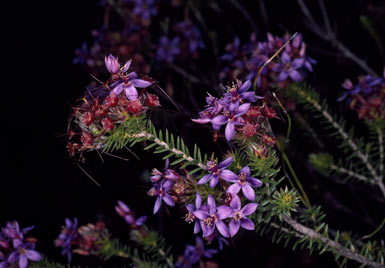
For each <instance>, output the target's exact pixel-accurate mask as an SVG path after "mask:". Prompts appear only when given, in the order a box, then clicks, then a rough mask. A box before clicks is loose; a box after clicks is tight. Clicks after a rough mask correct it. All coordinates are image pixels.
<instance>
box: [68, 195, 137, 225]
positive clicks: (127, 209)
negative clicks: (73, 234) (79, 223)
mask: <svg viewBox="0 0 385 268" xmlns="http://www.w3.org/2000/svg"><path fill="white" fill-rule="evenodd" d="M118 205H119V208H121V209H122V210H123V211H124V212H127V213H128V212H130V208H129V207H128V206H127V205H126V204H125V203H124V202H123V201H120V200H118ZM67 227H69V226H68V225H67Z"/></svg>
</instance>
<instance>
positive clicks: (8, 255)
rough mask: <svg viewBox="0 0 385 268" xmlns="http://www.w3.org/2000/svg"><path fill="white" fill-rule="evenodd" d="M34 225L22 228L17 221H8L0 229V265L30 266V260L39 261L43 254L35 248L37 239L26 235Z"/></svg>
mask: <svg viewBox="0 0 385 268" xmlns="http://www.w3.org/2000/svg"><path fill="white" fill-rule="evenodd" d="M33 228H34V227H33V226H32V227H27V228H23V229H20V227H19V224H18V223H17V221H14V222H7V224H6V225H5V227H3V228H2V229H1V231H0V267H1V268H6V267H20V268H26V267H28V262H29V261H34V262H38V261H40V260H42V255H41V254H40V253H39V252H37V251H36V250H35V244H36V242H37V239H36V238H34V237H25V235H26V234H27V233H28V232H29V231H31V230H32V229H33Z"/></svg>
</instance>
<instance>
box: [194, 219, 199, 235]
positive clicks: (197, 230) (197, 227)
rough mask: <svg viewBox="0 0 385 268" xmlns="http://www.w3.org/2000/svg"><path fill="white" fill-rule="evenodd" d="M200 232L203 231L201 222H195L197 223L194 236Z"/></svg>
mask: <svg viewBox="0 0 385 268" xmlns="http://www.w3.org/2000/svg"><path fill="white" fill-rule="evenodd" d="M200 230H201V226H200V224H199V221H195V223H194V234H197V233H199V231H200Z"/></svg>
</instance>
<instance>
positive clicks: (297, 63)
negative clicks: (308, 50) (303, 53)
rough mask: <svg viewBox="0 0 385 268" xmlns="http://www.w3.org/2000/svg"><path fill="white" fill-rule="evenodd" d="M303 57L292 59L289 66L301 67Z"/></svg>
mask: <svg viewBox="0 0 385 268" xmlns="http://www.w3.org/2000/svg"><path fill="white" fill-rule="evenodd" d="M304 61H305V60H304V59H295V60H293V62H292V63H291V66H292V67H293V68H294V69H298V68H299V67H301V66H302V65H303V63H304Z"/></svg>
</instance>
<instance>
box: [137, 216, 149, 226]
mask: <svg viewBox="0 0 385 268" xmlns="http://www.w3.org/2000/svg"><path fill="white" fill-rule="evenodd" d="M146 220H147V216H142V217H139V218H138V219H137V220H136V223H135V224H136V225H137V226H141V225H143V224H144V222H145V221H146Z"/></svg>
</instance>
